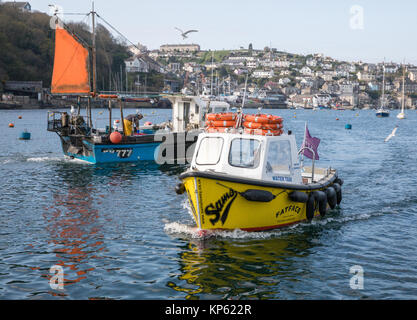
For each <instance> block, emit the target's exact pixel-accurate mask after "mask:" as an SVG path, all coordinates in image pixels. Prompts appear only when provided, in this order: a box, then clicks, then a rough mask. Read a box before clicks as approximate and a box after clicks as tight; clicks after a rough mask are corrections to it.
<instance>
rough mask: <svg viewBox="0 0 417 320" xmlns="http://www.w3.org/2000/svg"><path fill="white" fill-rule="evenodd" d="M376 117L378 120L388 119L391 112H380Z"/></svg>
mask: <svg viewBox="0 0 417 320" xmlns="http://www.w3.org/2000/svg"><path fill="white" fill-rule="evenodd" d="M376 116H377V117H378V118H388V117H389V112H385V111H379V112H377V113H376Z"/></svg>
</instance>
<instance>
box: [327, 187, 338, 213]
mask: <svg viewBox="0 0 417 320" xmlns="http://www.w3.org/2000/svg"><path fill="white" fill-rule="evenodd" d="M326 195H327V202H328V203H329V206H330V209H332V210H333V209H334V208H336V205H337V196H336V190H335V189H334V188H333V187H328V188H327V189H326Z"/></svg>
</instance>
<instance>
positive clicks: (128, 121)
mask: <svg viewBox="0 0 417 320" xmlns="http://www.w3.org/2000/svg"><path fill="white" fill-rule="evenodd" d="M142 119H143V115H142V114H140V113H137V114H129V115H128V116H127V117H125V118H124V120H123V122H124V125H125V130H126V135H127V136H131V135H132V134H133V132H134V131H133V125H134V126H135V128H136V129H135V130H138V129H139V120H142Z"/></svg>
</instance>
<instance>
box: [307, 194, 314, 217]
mask: <svg viewBox="0 0 417 320" xmlns="http://www.w3.org/2000/svg"><path fill="white" fill-rule="evenodd" d="M315 204H316V199H315V196H314V194H313V193H310V195H309V196H308V201H307V206H306V217H307V220H308V222H311V220H313V218H314V209H315V207H316V205H315Z"/></svg>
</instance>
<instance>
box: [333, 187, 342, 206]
mask: <svg viewBox="0 0 417 320" xmlns="http://www.w3.org/2000/svg"><path fill="white" fill-rule="evenodd" d="M333 188H334V190H335V191H336V197H337V205H339V204H340V203H341V202H342V187H341V186H340V184H338V183H333Z"/></svg>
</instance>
